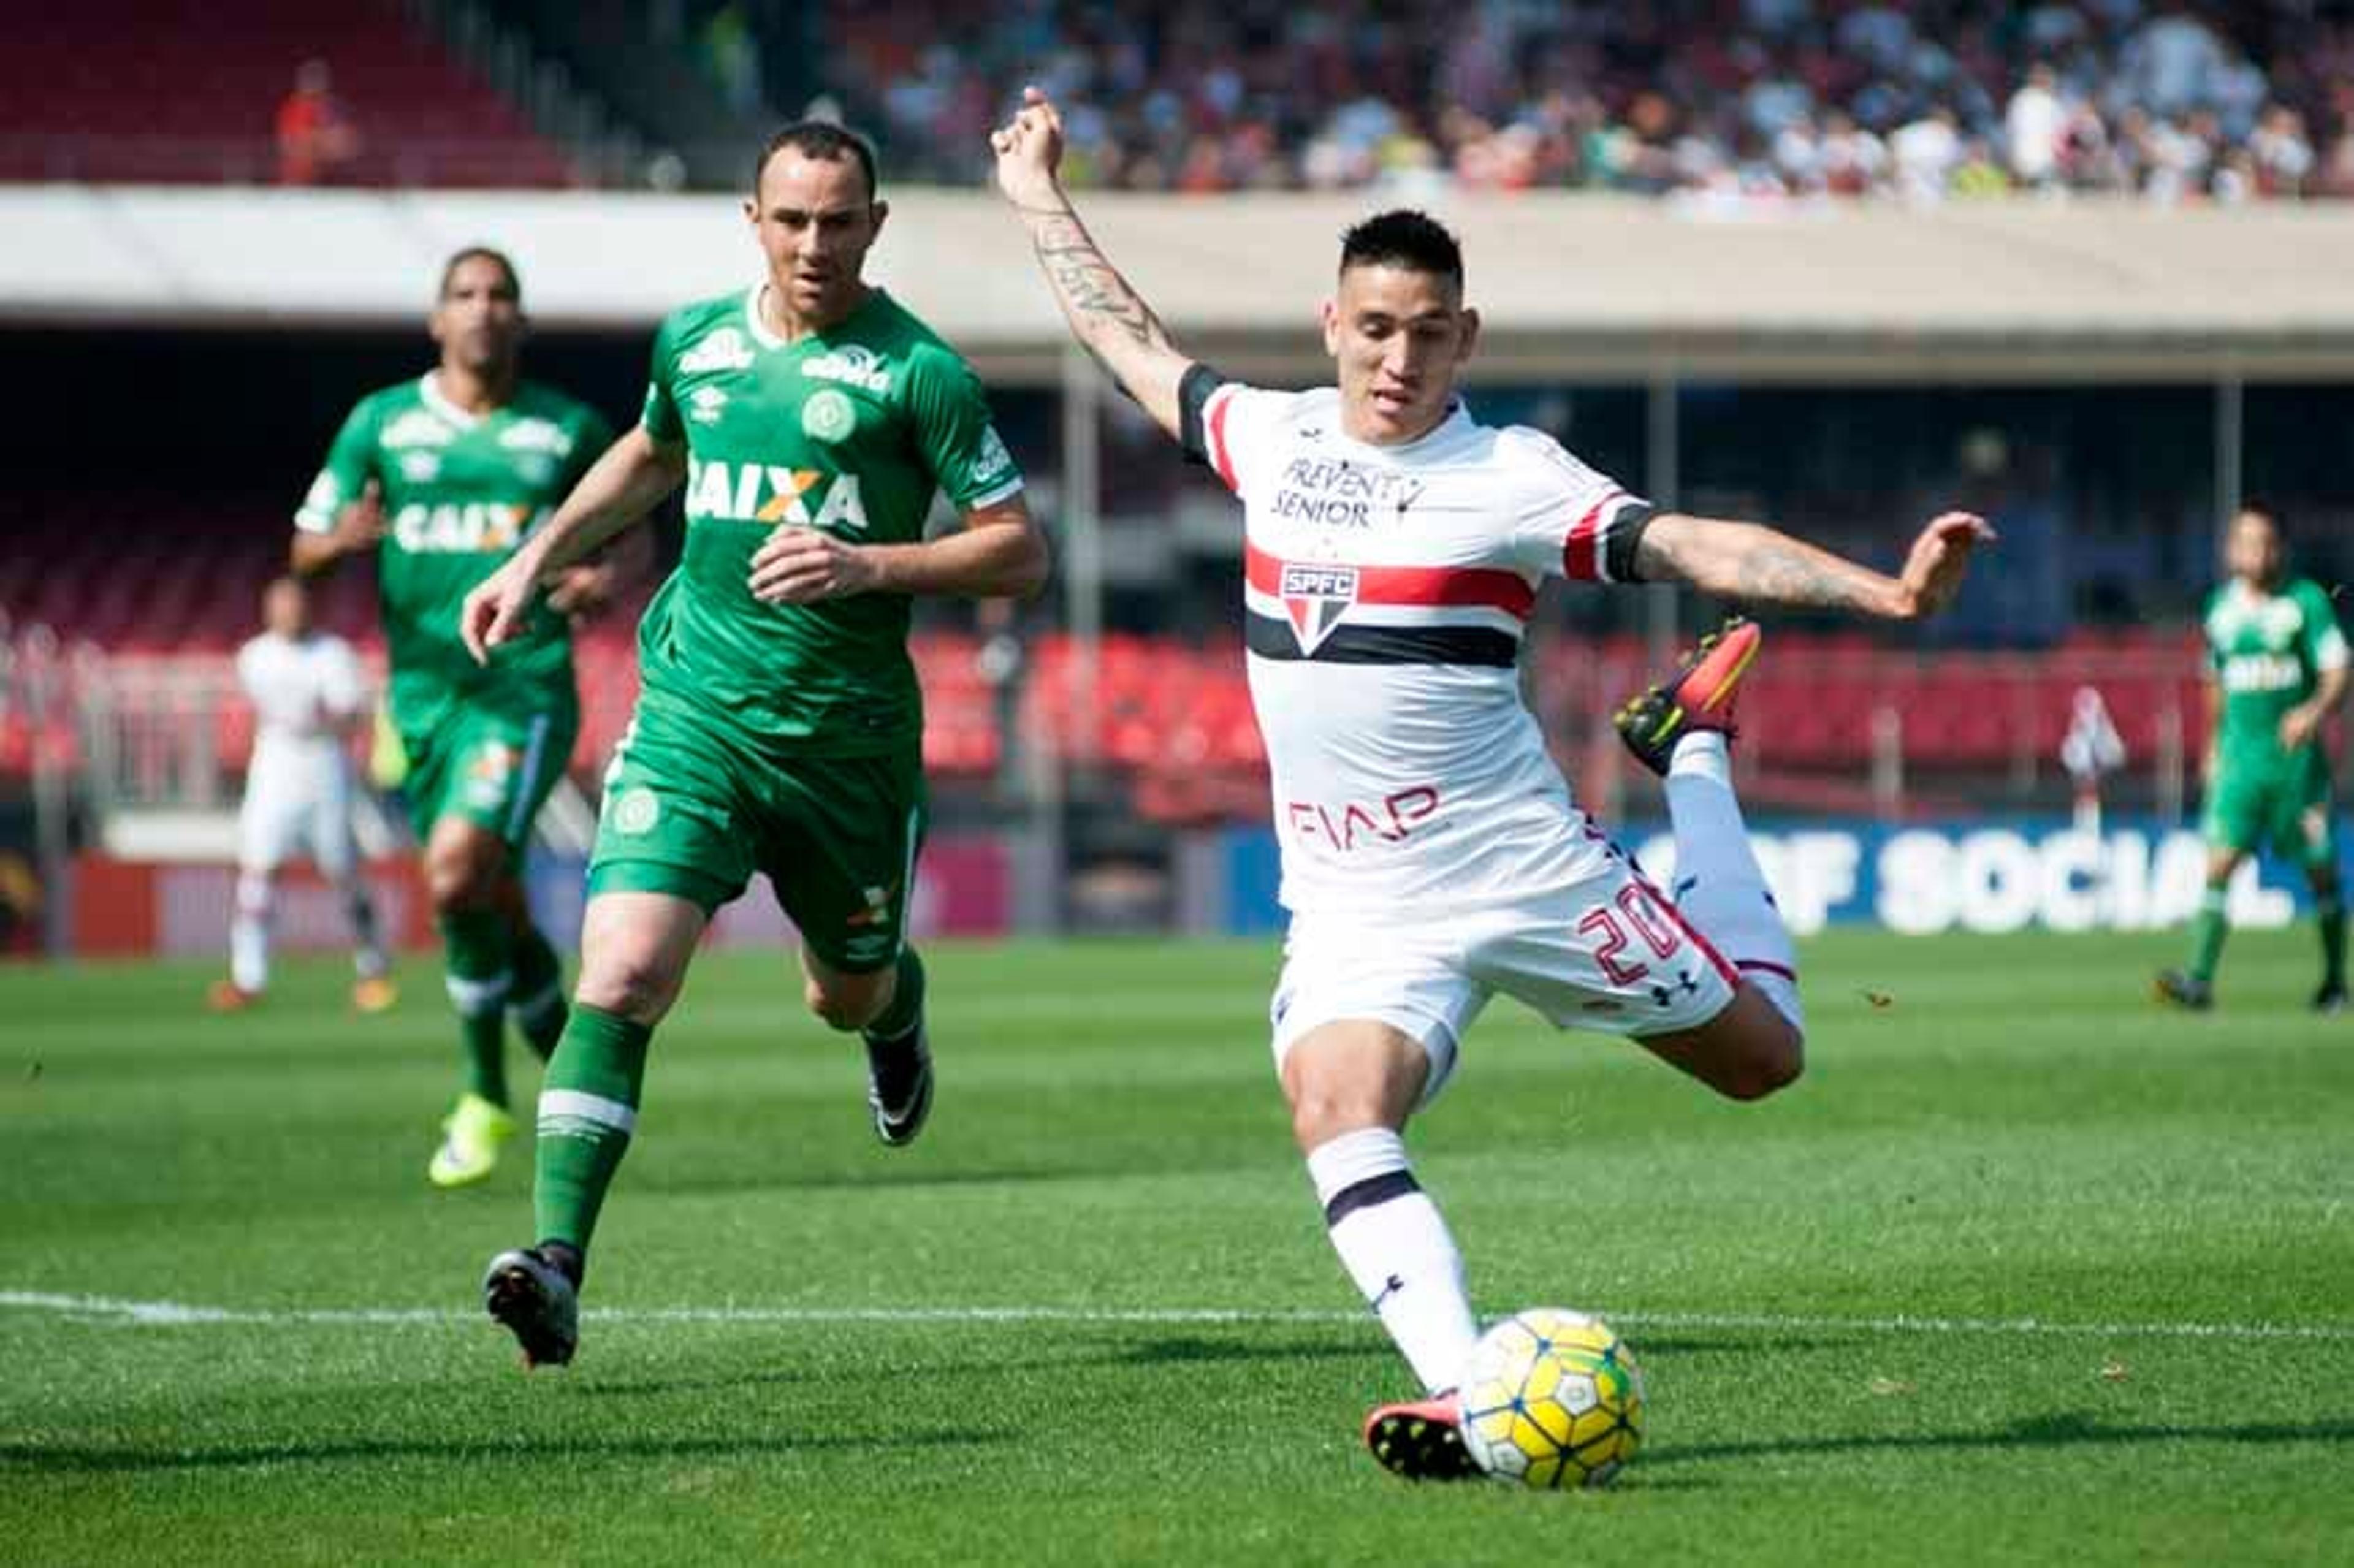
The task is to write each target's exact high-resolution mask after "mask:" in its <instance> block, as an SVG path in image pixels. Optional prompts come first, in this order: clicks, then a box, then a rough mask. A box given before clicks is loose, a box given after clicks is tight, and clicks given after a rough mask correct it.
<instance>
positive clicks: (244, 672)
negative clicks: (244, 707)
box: [237, 638, 261, 703]
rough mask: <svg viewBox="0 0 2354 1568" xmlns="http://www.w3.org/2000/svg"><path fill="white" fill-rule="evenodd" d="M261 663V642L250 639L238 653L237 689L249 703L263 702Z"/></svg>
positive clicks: (242, 645) (240, 647)
mask: <svg viewBox="0 0 2354 1568" xmlns="http://www.w3.org/2000/svg"><path fill="white" fill-rule="evenodd" d="M260 662H261V641H260V639H259V638H248V639H247V640H246V641H244V643H242V644H241V645H239V648H238V651H237V689H238V690H239V691H240V692H243V693H244V694H245V700H246V701H247V702H249V703H256V702H260V700H261V676H260Z"/></svg>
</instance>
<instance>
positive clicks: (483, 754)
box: [400, 703, 580, 855]
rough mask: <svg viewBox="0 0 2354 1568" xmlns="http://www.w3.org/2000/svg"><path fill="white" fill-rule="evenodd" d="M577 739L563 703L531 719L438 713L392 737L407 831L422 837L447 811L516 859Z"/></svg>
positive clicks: (573, 709)
mask: <svg viewBox="0 0 2354 1568" xmlns="http://www.w3.org/2000/svg"><path fill="white" fill-rule="evenodd" d="M579 733H580V713H579V710H578V707H577V706H575V705H572V704H570V703H565V704H562V705H558V706H557V707H555V708H553V709H549V710H546V711H543V712H539V713H509V712H504V711H499V710H493V709H488V708H482V707H467V706H463V705H451V706H449V707H445V708H444V709H442V710H441V714H440V717H439V718H438V719H436V720H435V721H434V723H433V725H432V726H431V727H430V728H429V729H425V730H422V731H416V732H404V733H403V734H402V735H401V737H400V746H401V750H402V752H403V753H404V754H405V755H406V757H407V758H408V773H407V776H406V777H405V778H404V779H402V781H401V793H402V794H403V795H404V796H405V797H406V798H407V799H408V813H409V823H410V826H411V827H413V828H414V829H415V830H416V832H417V836H418V837H419V839H424V838H427V837H429V835H430V834H431V833H432V832H433V824H434V823H435V822H438V821H440V820H441V819H442V818H443V817H445V816H447V815H449V814H450V813H451V812H453V811H454V812H456V813H457V814H458V815H460V816H462V817H464V818H466V819H467V820H468V821H472V822H475V823H478V824H480V825H481V826H482V827H483V828H485V829H487V830H489V831H490V832H493V833H494V834H496V835H497V836H498V837H499V838H500V839H502V840H504V842H505V843H506V846H507V848H508V849H510V850H512V851H513V852H514V853H516V854H517V855H521V854H522V853H523V850H524V845H525V843H527V842H529V841H530V839H531V824H532V821H533V820H534V819H535V818H536V817H537V816H538V815H539V809H540V807H541V806H543V805H545V804H546V801H547V796H548V791H550V790H551V789H555V788H556V781H557V779H561V778H563V777H564V769H565V767H566V765H567V764H568V763H569V762H570V761H571V760H572V743H573V741H574V740H575V739H576V738H577V737H578V735H579Z"/></svg>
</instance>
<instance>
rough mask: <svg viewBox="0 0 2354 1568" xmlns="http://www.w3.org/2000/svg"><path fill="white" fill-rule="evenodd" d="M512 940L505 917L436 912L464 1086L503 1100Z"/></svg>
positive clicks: (481, 912)
mask: <svg viewBox="0 0 2354 1568" xmlns="http://www.w3.org/2000/svg"><path fill="white" fill-rule="evenodd" d="M441 948H442V952H443V955H444V962H445V964H446V967H447V972H446V974H445V975H444V977H443V979H444V982H445V983H446V984H447V985H448V987H449V991H450V1005H451V1006H452V1007H454V1008H456V1009H457V1010H458V1035H459V1039H460V1040H461V1043H462V1044H463V1045H464V1047H465V1052H466V1087H467V1089H468V1090H469V1091H471V1092H472V1093H474V1094H478V1095H480V1096H482V1098H484V1099H486V1100H488V1101H490V1102H491V1103H492V1104H493V1105H494V1106H504V1105H505V1104H506V1103H507V995H508V992H509V991H512V990H513V989H514V933H513V931H512V930H511V928H510V927H508V925H507V919H506V916H504V915H499V914H495V913H493V912H492V911H490V910H487V909H458V910H452V911H451V913H449V914H447V915H444V916H441Z"/></svg>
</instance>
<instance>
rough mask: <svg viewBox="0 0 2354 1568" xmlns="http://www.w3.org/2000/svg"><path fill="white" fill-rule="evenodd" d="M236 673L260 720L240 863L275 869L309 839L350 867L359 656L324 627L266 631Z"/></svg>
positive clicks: (241, 819)
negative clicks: (348, 737) (306, 632)
mask: <svg viewBox="0 0 2354 1568" xmlns="http://www.w3.org/2000/svg"><path fill="white" fill-rule="evenodd" d="M237 678H238V683H239V685H241V686H243V687H244V688H245V694H246V697H247V699H248V700H249V701H250V702H251V703H252V704H253V710H254V715H255V718H256V720H257V721H258V727H257V730H256V733H255V736H254V742H253V761H252V763H251V764H250V765H249V767H248V768H247V769H246V775H245V804H244V807H243V809H242V810H239V813H238V863H239V865H240V866H242V867H244V868H245V869H246V870H248V871H269V870H272V869H274V868H276V867H277V866H278V865H280V864H281V863H283V862H284V861H286V860H287V859H289V858H291V857H292V856H293V855H294V854H296V853H301V852H302V851H303V850H305V849H307V850H308V852H309V853H310V855H311V858H312V859H313V860H314V861H316V862H317V863H318V864H319V868H320V870H322V871H323V872H325V873H326V874H328V875H330V876H333V877H342V876H346V875H348V874H350V872H351V868H352V867H353V865H354V864H355V862H356V860H357V855H358V851H357V848H356V846H355V843H354V842H353V838H352V765H351V758H350V757H349V756H348V755H347V754H346V753H345V749H344V736H345V734H347V733H348V732H349V730H350V728H351V726H352V722H353V721H354V720H355V718H357V717H358V716H359V715H361V714H363V713H365V712H366V711H367V700H368V694H367V688H366V683H365V682H364V681H363V680H362V679H361V675H360V662H359V656H358V655H357V654H355V653H354V652H352V645H351V644H350V643H348V642H346V641H344V640H343V639H342V638H340V637H331V636H328V635H327V634H325V633H323V632H318V633H313V635H311V636H309V637H302V638H292V637H281V636H279V635H278V634H277V633H275V632H269V631H265V632H263V633H262V634H261V635H260V636H259V637H257V638H255V639H253V640H252V641H249V642H248V643H247V644H246V645H245V646H244V647H242V648H240V649H239V650H238V652H237Z"/></svg>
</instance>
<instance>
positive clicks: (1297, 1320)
mask: <svg viewBox="0 0 2354 1568" xmlns="http://www.w3.org/2000/svg"><path fill="white" fill-rule="evenodd" d="M0 1308H14V1309H16V1310H18V1311H25V1312H37V1313H46V1314H48V1315H49V1316H52V1317H58V1318H71V1319H79V1320H81V1321H84V1322H100V1323H112V1324H116V1325H120V1326H122V1327H129V1328H165V1329H175V1328H203V1327H208V1326H211V1325H216V1324H260V1325H265V1326H292V1325H299V1324H323V1325H331V1326H348V1325H386V1326H392V1325H400V1324H421V1325H440V1324H445V1323H466V1324H472V1323H478V1322H480V1321H481V1320H482V1314H481V1313H479V1312H474V1311H461V1310H457V1309H454V1308H438V1307H303V1308H252V1307H203V1306H196V1305H193V1304H191V1303H188V1302H183V1301H129V1300H123V1299H122V1298H116V1297H111V1296H70V1295H63V1294H59V1293H57V1292H53V1291H42V1290H0ZM581 1315H582V1316H583V1317H584V1318H587V1319H591V1320H592V1321H596V1322H602V1323H723V1324H724V1323H748V1324H758V1323H1078V1324H1087V1323H1098V1324H1109V1325H1119V1324H1140V1325H1155V1324H1159V1325H1168V1326H1182V1325H1186V1324H1197V1325H1199V1324H1208V1325H1230V1326H1238V1325H1268V1324H1276V1325H1280V1324H1295V1325H1299V1324H1332V1323H1363V1322H1364V1321H1365V1315H1364V1314H1363V1313H1362V1312H1344V1311H1322V1310H1317V1309H1314V1308H1298V1309H1285V1308H1224V1307H1159V1308H1155V1307H1143V1308H1116V1307H606V1308H588V1309H587V1310H585V1311H584V1312H583V1313H582V1314H581ZM1601 1315H1602V1316H1603V1317H1605V1318H1607V1319H1609V1320H1610V1321H1612V1322H1613V1323H1617V1324H1619V1325H1621V1326H1624V1327H1629V1328H1645V1329H1669V1330H1673V1329H1718V1330H1736V1331H1747V1332H1757V1333H1861V1334H1918V1335H1953V1334H2011V1335H2029V1336H2046V1337H2061V1338H2073V1339H2102V1340H2125V1339H2167V1340H2329V1341H2354V1323H2272V1322H2259V1323H2064V1322H2051V1321H2048V1320H2046V1319H2041V1318H1914V1317H1905V1316H1897V1317H1883V1318H1836V1317H1813V1316H1807V1315H1785V1314H1779V1313H1772V1312H1645V1311H1635V1310H1629V1311H1617V1312H1614V1311H1607V1310H1606V1311H1604V1312H1603V1313H1602V1314H1601Z"/></svg>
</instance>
